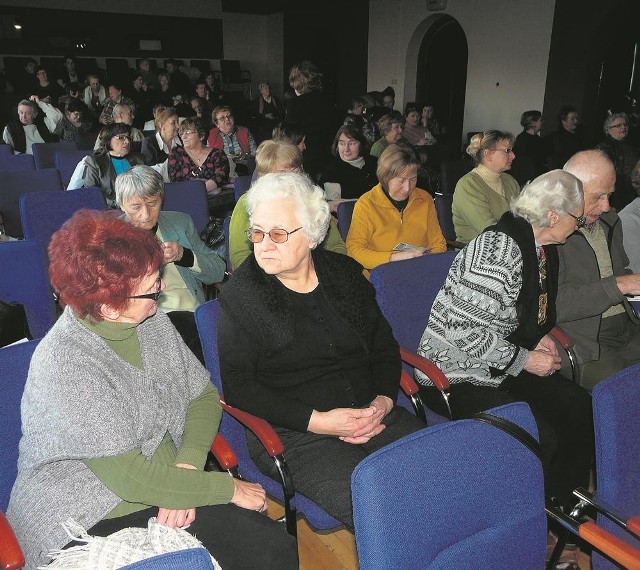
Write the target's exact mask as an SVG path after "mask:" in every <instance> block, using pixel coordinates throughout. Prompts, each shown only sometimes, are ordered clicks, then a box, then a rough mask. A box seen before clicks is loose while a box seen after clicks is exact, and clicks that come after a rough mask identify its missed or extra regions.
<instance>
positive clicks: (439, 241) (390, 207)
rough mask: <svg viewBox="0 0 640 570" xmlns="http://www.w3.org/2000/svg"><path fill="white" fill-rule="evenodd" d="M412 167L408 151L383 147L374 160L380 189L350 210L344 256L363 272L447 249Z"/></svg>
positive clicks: (415, 161) (414, 161) (414, 164)
mask: <svg viewBox="0 0 640 570" xmlns="http://www.w3.org/2000/svg"><path fill="white" fill-rule="evenodd" d="M401 116H402V115H401ZM418 167H419V161H418V158H417V157H416V155H415V153H414V152H413V149H412V148H411V147H409V146H404V145H395V144H394V145H391V146H389V147H387V148H386V149H385V150H384V152H383V153H382V154H381V155H380V158H379V160H378V168H377V171H376V175H377V177H378V180H379V181H380V183H379V184H378V185H377V186H375V187H374V188H372V189H371V190H369V191H368V192H367V193H365V194H363V195H362V196H361V197H360V198H358V201H357V202H356V204H355V207H354V209H353V218H352V220H351V226H350V227H349V233H348V234H347V254H348V255H350V256H351V257H353V258H354V259H355V260H356V261H357V262H358V263H360V264H361V265H362V266H363V267H364V268H365V270H367V272H370V271H371V270H372V269H373V268H374V267H377V266H378V265H380V264H382V263H387V262H389V261H399V260H401V259H410V258H412V257H417V256H419V255H424V254H428V253H439V252H441V251H445V250H446V249H447V242H446V240H445V238H444V236H443V235H442V231H441V230H440V224H439V223H438V215H437V213H436V208H435V206H434V204H433V198H432V197H431V196H430V195H429V194H428V193H427V192H426V191H425V190H421V189H420V188H416V183H417V181H418ZM367 275H368V273H367Z"/></svg>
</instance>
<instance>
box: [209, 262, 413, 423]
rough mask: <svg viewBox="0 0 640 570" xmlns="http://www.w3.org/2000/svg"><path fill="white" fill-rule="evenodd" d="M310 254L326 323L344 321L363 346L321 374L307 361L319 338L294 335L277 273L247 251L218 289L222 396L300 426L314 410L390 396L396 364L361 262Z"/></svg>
mask: <svg viewBox="0 0 640 570" xmlns="http://www.w3.org/2000/svg"><path fill="white" fill-rule="evenodd" d="M312 255H313V260H314V264H315V269H316V273H317V276H318V280H319V282H320V286H321V292H322V295H323V299H322V302H321V303H319V305H323V304H324V302H326V305H325V307H327V306H329V307H330V309H329V315H328V317H329V318H330V319H332V324H333V325H334V326H342V327H346V329H347V331H348V333H349V334H352V335H354V336H355V338H356V339H357V343H359V344H360V347H361V348H360V350H356V352H355V353H354V354H351V355H350V356H349V357H348V358H346V359H344V360H338V359H336V360H335V361H333V362H331V363H330V368H331V370H330V371H327V374H325V375H323V374H322V372H323V370H319V369H317V368H312V367H313V364H312V363H311V362H312V361H313V360H314V357H315V352H316V351H315V350H314V348H313V347H314V344H315V343H319V342H323V340H322V338H301V337H299V336H297V335H296V334H295V333H296V318H295V317H296V315H295V313H294V311H293V307H292V302H291V298H290V295H289V294H288V292H287V290H286V289H285V287H284V285H282V284H281V283H280V281H279V280H278V279H277V278H276V277H275V276H270V275H267V274H265V273H264V271H262V269H261V268H260V267H259V266H258V264H257V262H256V260H255V257H254V256H253V254H252V255H251V256H250V257H249V258H248V259H247V261H246V262H245V263H243V264H242V266H241V267H240V268H239V269H238V271H236V273H235V274H234V276H233V278H232V279H231V280H230V281H229V283H228V284H227V285H226V287H225V288H224V289H223V291H222V293H221V294H220V304H221V306H222V311H221V314H220V321H219V329H218V347H219V352H220V369H221V373H222V383H223V387H224V396H225V400H226V401H227V402H228V403H229V404H232V405H234V406H237V407H239V408H242V409H244V410H246V411H248V412H251V413H252V414H254V415H257V416H259V417H262V418H264V419H266V420H267V421H269V422H271V423H273V424H275V425H277V426H280V427H285V428H288V429H293V430H297V431H300V432H305V431H307V427H308V424H309V419H310V417H311V413H312V412H313V410H314V409H315V410H318V411H328V410H331V409H334V408H337V407H364V406H366V405H368V404H369V403H370V402H371V400H373V399H374V398H375V397H376V396H377V395H382V396H388V397H389V398H391V399H392V400H394V401H395V399H396V397H397V393H398V388H399V381H400V370H401V363H400V355H399V351H398V344H397V342H396V341H395V339H394V338H393V334H392V332H391V327H390V326H389V324H388V323H387V321H386V320H385V318H384V317H383V316H382V313H381V312H380V309H379V307H378V304H377V302H376V300H375V291H374V289H373V287H372V285H371V284H370V283H369V282H368V281H367V280H366V279H365V278H364V277H363V275H362V267H361V266H360V265H359V264H357V263H356V262H355V261H353V260H352V259H351V258H349V257H347V256H344V255H341V254H337V253H333V252H328V251H313V253H312ZM321 308H322V307H321ZM326 314H327V313H325V315H326ZM301 362H302V363H304V364H303V365H300V363H301ZM319 376H321V377H322V382H321V383H318V381H317V379H318V377H319Z"/></svg>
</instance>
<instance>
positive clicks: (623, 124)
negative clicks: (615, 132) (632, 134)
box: [607, 123, 629, 129]
mask: <svg viewBox="0 0 640 570" xmlns="http://www.w3.org/2000/svg"><path fill="white" fill-rule="evenodd" d="M628 126H629V123H620V124H619V125H609V126H608V127H607V128H608V129H621V128H622V127H628Z"/></svg>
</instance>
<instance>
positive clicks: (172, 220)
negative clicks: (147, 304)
mask: <svg viewBox="0 0 640 570" xmlns="http://www.w3.org/2000/svg"><path fill="white" fill-rule="evenodd" d="M115 190H116V203H117V204H118V207H119V208H120V209H121V210H122V211H123V212H124V214H125V219H126V220H127V221H128V222H130V223H131V224H133V225H134V226H136V227H138V228H143V229H145V230H149V231H151V232H153V234H154V235H155V236H156V237H157V238H158V240H159V241H160V242H161V243H162V253H163V256H164V257H163V268H162V280H163V281H164V283H165V287H164V289H163V290H162V293H161V294H160V297H159V298H158V308H159V309H160V310H161V311H164V312H165V313H167V315H169V319H171V322H172V323H173V325H174V326H175V327H176V329H177V330H178V332H179V333H180V336H181V337H182V339H183V340H184V342H185V344H186V345H187V346H188V347H189V348H190V349H191V351H192V352H193V353H194V354H195V355H196V356H197V357H198V360H200V362H202V363H204V356H203V354H202V347H201V345H200V337H199V335H198V329H197V328H196V322H195V318H194V316H193V312H194V311H195V309H196V307H197V306H198V305H200V304H202V303H204V302H205V301H206V296H205V291H204V288H203V286H204V285H211V284H213V283H219V282H220V281H222V280H223V279H224V272H225V268H226V264H225V262H224V260H223V259H222V258H221V257H220V256H219V255H218V254H217V253H215V252H214V251H213V250H211V249H209V248H208V247H207V246H206V245H205V244H204V243H203V242H202V240H201V239H200V236H199V235H198V232H197V230H196V228H195V226H194V225H193V221H192V220H191V217H190V216H189V215H188V214H184V213H182V212H166V211H161V208H162V201H163V199H164V182H163V181H162V176H161V175H160V174H159V173H158V172H156V171H155V170H153V169H152V168H151V167H149V166H134V167H133V168H131V170H128V171H127V172H123V173H122V174H120V175H119V176H118V177H117V178H116V183H115Z"/></svg>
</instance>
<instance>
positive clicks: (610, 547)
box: [578, 521, 640, 570]
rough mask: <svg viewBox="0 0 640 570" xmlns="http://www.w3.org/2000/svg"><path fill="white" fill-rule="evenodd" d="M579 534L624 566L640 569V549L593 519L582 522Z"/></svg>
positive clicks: (635, 569) (634, 569)
mask: <svg viewBox="0 0 640 570" xmlns="http://www.w3.org/2000/svg"><path fill="white" fill-rule="evenodd" d="M578 536H580V538H582V539H584V540H586V541H587V542H588V543H589V544H591V545H592V546H594V547H595V548H597V549H598V550H600V551H601V552H603V553H604V554H606V555H607V556H610V557H611V558H612V559H613V560H615V561H616V562H617V563H618V564H620V565H621V566H622V567H623V568H628V569H630V570H640V550H638V549H637V548H634V547H633V546H631V545H630V544H627V543H626V542H624V541H623V540H620V539H619V538H618V537H617V536H614V535H612V534H611V533H610V532H607V531H606V530H604V529H603V528H601V527H599V526H598V525H597V524H596V523H594V522H593V521H588V522H585V523H583V524H581V525H580V527H579V528H578Z"/></svg>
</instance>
